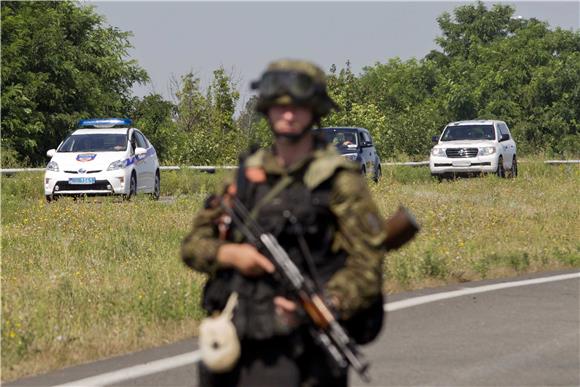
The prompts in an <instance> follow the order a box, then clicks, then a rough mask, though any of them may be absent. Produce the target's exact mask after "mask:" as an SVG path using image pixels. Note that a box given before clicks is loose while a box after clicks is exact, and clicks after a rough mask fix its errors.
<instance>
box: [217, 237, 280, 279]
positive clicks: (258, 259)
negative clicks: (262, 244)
mask: <svg viewBox="0 0 580 387" xmlns="http://www.w3.org/2000/svg"><path fill="white" fill-rule="evenodd" d="M217 260H218V262H219V263H220V265H221V266H222V267H231V268H234V269H236V270H238V271H239V272H240V273H242V274H243V275H246V276H249V277H255V276H259V275H262V274H264V273H273V272H274V265H273V264H272V262H270V260H269V259H268V258H266V257H265V256H263V255H262V254H260V253H259V252H258V250H256V248H255V247H254V246H252V245H250V244H247V243H226V244H225V245H222V246H221V247H220V248H219V250H218V252H217Z"/></svg>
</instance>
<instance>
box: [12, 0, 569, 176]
mask: <svg viewBox="0 0 580 387" xmlns="http://www.w3.org/2000/svg"><path fill="white" fill-rule="evenodd" d="M1 7H2V69H1V71H2V165H3V166H4V167H8V166H12V165H25V164H26V165H40V164H43V163H44V162H46V157H45V155H44V153H45V152H46V150H47V149H49V148H51V147H55V146H57V145H58V143H59V142H60V141H61V140H62V139H63V138H64V136H66V134H67V133H68V132H69V131H71V130H72V129H74V127H75V125H76V123H77V122H78V120H79V119H81V118H87V117H110V116H125V117H131V118H133V119H134V122H135V126H136V127H139V128H141V129H142V130H143V132H144V133H145V134H146V135H147V136H148V137H149V138H150V140H151V141H152V143H153V144H154V145H155V147H156V149H157V151H158V153H159V156H160V158H161V160H162V162H163V163H165V164H229V163H233V162H235V160H236V158H237V155H238V154H239V153H240V152H241V151H243V150H245V149H247V148H248V147H249V146H250V144H254V143H257V144H259V145H262V146H264V145H267V144H269V143H270V142H271V134H270V132H269V130H268V125H267V123H266V122H265V120H264V119H263V118H262V117H260V116H259V115H258V114H257V113H255V111H254V106H255V103H256V99H255V96H253V97H251V98H250V99H249V100H248V101H247V103H246V104H245V106H244V107H243V109H242V110H241V112H240V113H239V114H236V106H237V104H238V102H239V98H240V92H239V90H238V84H237V83H236V82H235V81H234V79H233V77H232V76H231V74H228V73H227V71H226V70H225V69H224V68H223V67H220V68H218V69H216V70H215V71H214V72H213V75H212V79H211V81H210V82H209V85H208V86H206V87H203V86H202V80H201V79H200V78H199V76H197V75H196V74H195V73H193V72H189V73H187V74H185V75H183V76H181V77H180V78H179V79H177V80H175V81H174V82H173V87H172V88H173V95H172V97H173V98H172V100H170V101H168V100H165V99H164V98H163V97H162V96H161V95H159V94H155V93H153V94H150V95H147V96H145V97H143V98H137V97H134V96H132V95H131V88H132V87H133V86H134V85H135V84H138V83H141V84H143V83H146V82H147V81H148V75H147V73H146V71H145V70H144V69H142V68H141V67H140V66H139V65H138V63H136V62H135V61H134V60H131V59H128V55H127V53H128V49H129V48H131V43H130V37H131V35H130V33H128V32H123V31H120V30H119V29H118V28H115V27H111V26H108V25H107V24H106V23H105V20H104V18H103V17H102V16H101V15H98V14H97V13H96V12H95V10H94V8H92V7H91V6H86V5H80V4H78V3H76V2H72V1H65V2H11V1H6V2H2V3H1ZM514 12H515V10H514V8H512V7H511V6H509V5H498V4H496V5H493V6H492V7H490V8H488V7H486V6H485V5H484V4H483V3H481V2H478V3H474V4H469V5H462V6H459V7H457V8H455V9H454V10H453V12H452V13H451V14H450V13H443V14H442V15H441V16H439V17H438V18H437V22H438V24H439V28H440V30H441V35H440V36H438V37H437V38H436V43H437V44H438V46H439V49H438V50H432V51H431V52H429V53H427V54H426V55H425V56H424V57H423V58H420V59H410V60H406V61H403V60H401V59H399V58H393V59H390V60H388V61H387V62H385V63H379V62H377V63H375V64H373V65H369V66H366V67H364V68H363V69H362V71H361V72H360V73H359V74H355V73H353V71H352V69H351V64H350V62H349V61H346V63H345V64H344V65H343V66H342V67H341V68H340V69H339V68H337V66H336V65H332V66H331V67H330V68H329V69H328V72H327V75H328V84H329V93H330V95H331V96H332V97H333V98H334V99H335V100H336V102H337V103H338V105H339V106H340V110H339V111H338V112H334V113H332V114H331V115H330V116H328V117H327V118H326V119H324V120H323V122H322V125H323V126H361V127H366V128H368V129H369V130H370V131H371V132H372V134H373V137H374V139H375V143H376V147H377V149H378V151H379V153H380V154H381V156H382V157H383V158H384V159H400V158H409V157H410V158H418V159H424V158H425V157H426V156H427V154H428V152H429V149H430V147H431V137H432V136H433V135H436V134H438V133H440V131H441V130H442V128H443V127H444V125H445V124H446V123H447V122H450V121H457V120H464V119H476V118H481V119H501V120H504V121H506V122H507V124H508V125H509V126H510V128H511V130H512V134H513V135H514V137H515V139H516V141H517V143H518V146H519V149H520V151H521V153H527V154H536V153H541V152H543V153H545V154H547V155H561V156H568V157H570V156H571V157H577V156H579V155H580V136H579V116H580V115H579V110H580V32H579V31H578V30H576V31H572V30H563V29H561V28H550V26H549V25H548V24H547V23H546V22H543V21H540V20H537V19H535V18H531V19H522V18H514ZM273 59H274V58H273Z"/></svg>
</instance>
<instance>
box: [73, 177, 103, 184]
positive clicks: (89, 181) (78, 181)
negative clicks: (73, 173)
mask: <svg viewBox="0 0 580 387" xmlns="http://www.w3.org/2000/svg"><path fill="white" fill-rule="evenodd" d="M96 181H97V179H96V178H94V177H71V178H70V179H68V183H69V184H95V182H96Z"/></svg>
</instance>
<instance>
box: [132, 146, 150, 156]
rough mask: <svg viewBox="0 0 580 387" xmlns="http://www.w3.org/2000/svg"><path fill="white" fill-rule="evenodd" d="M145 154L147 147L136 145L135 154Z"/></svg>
mask: <svg viewBox="0 0 580 387" xmlns="http://www.w3.org/2000/svg"><path fill="white" fill-rule="evenodd" d="M145 154H147V149H145V148H140V147H137V149H135V156H142V155H145Z"/></svg>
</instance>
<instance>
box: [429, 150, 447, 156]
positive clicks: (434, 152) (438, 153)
mask: <svg viewBox="0 0 580 387" xmlns="http://www.w3.org/2000/svg"><path fill="white" fill-rule="evenodd" d="M431 154H432V155H433V156H438V157H445V156H446V154H445V149H443V148H433V149H431Z"/></svg>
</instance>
